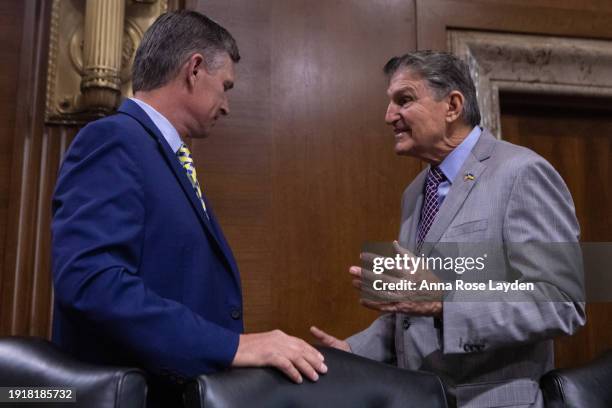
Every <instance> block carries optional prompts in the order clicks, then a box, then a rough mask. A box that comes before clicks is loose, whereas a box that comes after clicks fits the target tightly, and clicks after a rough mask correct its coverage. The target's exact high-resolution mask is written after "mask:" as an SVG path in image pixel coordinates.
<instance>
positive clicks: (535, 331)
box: [347, 130, 585, 407]
mask: <svg viewBox="0 0 612 408" xmlns="http://www.w3.org/2000/svg"><path fill="white" fill-rule="evenodd" d="M428 170H429V169H428V168H427V169H425V170H424V171H423V172H421V173H420V174H419V175H418V176H417V177H416V178H415V180H414V181H413V182H412V183H411V184H410V185H409V186H408V187H407V188H406V190H405V192H404V195H403V201H402V224H401V229H400V235H399V241H400V243H401V244H402V245H404V246H405V247H407V248H409V249H411V250H412V251H414V250H415V247H416V242H415V241H416V236H417V228H418V224H419V218H420V213H421V207H422V204H423V199H424V195H423V185H424V182H425V179H426V176H427V172H428ZM468 173H471V175H473V176H474V179H473V180H470V179H469V178H468V179H465V178H464V175H465V174H468ZM578 236H579V226H578V222H577V220H576V216H575V212H574V206H573V202H572V198H571V196H570V193H569V191H568V189H567V187H566V185H565V183H564V182H563V180H562V179H561V177H560V176H559V174H558V173H557V172H556V171H555V169H554V168H553V167H552V166H551V165H550V164H549V163H548V162H547V161H546V160H544V159H543V158H542V157H540V156H538V155H537V154H536V153H534V152H533V151H531V150H529V149H526V148H524V147H520V146H516V145H513V144H510V143H507V142H504V141H499V140H497V139H495V138H494V137H493V136H492V135H491V134H490V132H488V131H487V130H484V131H483V133H482V134H481V136H480V139H479V140H478V142H477V144H476V145H475V146H474V148H473V150H472V152H471V154H470V155H469V157H468V158H467V159H466V161H465V163H464V164H463V167H462V168H461V170H460V172H459V174H458V176H457V178H456V180H454V182H453V184H452V186H451V189H450V191H449V192H448V195H447V196H446V198H445V200H444V202H443V203H442V206H441V207H440V210H439V212H438V214H437V216H436V219H435V221H434V223H433V225H432V226H431V229H430V230H429V232H428V234H427V236H426V238H425V242H426V243H425V244H424V245H423V248H422V251H421V252H422V253H423V254H424V255H425V256H433V255H432V254H433V253H436V251H438V254H439V253H440V252H442V253H443V252H444V251H445V250H446V248H447V247H445V245H446V244H443V243H444V242H446V243H448V242H453V243H473V242H486V243H489V244H491V243H494V244H495V245H496V246H498V247H500V248H501V245H502V244H507V243H527V242H528V243H551V242H557V243H559V242H564V243H568V242H569V243H576V242H577V241H578ZM440 248H441V249H440ZM498 252H499V253H498V254H494V255H493V256H492V258H494V259H490V261H491V262H490V263H491V264H492V265H497V264H499V265H504V264H505V265H506V267H500V268H499V269H497V268H495V267H494V268H488V269H489V272H488V273H489V275H487V277H488V278H492V280H494V281H496V280H500V281H501V280H505V281H511V280H514V279H519V280H520V281H524V282H534V285H535V291H533V292H532V293H531V292H530V293H526V292H520V294H518V295H517V293H516V292H514V293H504V292H500V293H497V292H496V293H485V292H467V291H465V292H462V291H451V292H448V293H447V295H446V296H445V300H444V306H443V317H442V319H440V320H439V321H434V319H433V318H430V317H411V316H407V315H404V314H400V313H397V314H385V315H382V316H381V317H380V318H378V319H377V320H376V321H375V322H374V323H373V324H372V325H371V326H370V327H369V328H367V329H366V330H364V331H362V332H360V333H357V334H356V335H354V336H352V337H350V338H349V339H347V341H348V342H349V344H350V346H351V348H352V350H353V352H354V353H356V354H359V355H362V356H365V357H369V358H372V359H375V360H378V361H383V362H387V363H393V364H397V365H398V366H399V367H403V368H408V369H412V370H426V371H431V372H434V373H436V374H438V375H439V376H440V377H441V378H442V379H443V380H444V382H445V384H446V385H447V387H448V391H449V395H450V397H451V399H456V403H457V406H459V407H498V406H504V407H506V406H517V407H520V406H525V407H527V406H529V407H538V406H542V396H541V392H540V390H539V386H538V380H539V378H540V376H541V375H542V374H544V373H545V372H546V371H548V370H550V369H551V368H553V342H552V340H551V339H552V337H554V336H556V335H560V334H573V333H574V332H575V331H576V330H577V329H578V328H579V327H580V326H582V325H584V323H585V313H584V303H583V302H582V300H583V299H584V298H583V286H584V284H583V276H582V270H581V259H580V253H579V250H578V253H576V252H575V251H571V250H568V251H553V252H554V254H552V253H551V252H550V251H548V250H547V247H545V246H543V247H538V246H537V245H531V244H529V245H526V244H518V245H515V246H514V247H512V246H509V247H505V249H504V250H503V251H498ZM496 258H497V259H496ZM487 264H489V261H488V262H487ZM461 278H462V279H465V280H466V281H467V280H470V279H471V278H474V277H473V276H472V277H470V274H469V273H465V274H464V275H462V276H461ZM474 279H476V278H474ZM479 296H480V297H482V298H481V299H479V298H478V297H479ZM542 299H549V300H554V301H542ZM479 300H480V301H479ZM535 300H538V301H535Z"/></svg>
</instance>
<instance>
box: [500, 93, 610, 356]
mask: <svg viewBox="0 0 612 408" xmlns="http://www.w3.org/2000/svg"><path fill="white" fill-rule="evenodd" d="M526 99H528V100H529V102H528V103H526V102H525V100H526ZM500 100H501V101H502V116H501V119H502V134H503V138H504V139H506V140H508V141H510V142H512V143H516V144H520V145H523V146H527V147H529V148H531V149H533V150H534V151H536V152H537V153H539V154H541V155H542V156H543V157H544V158H546V159H547V160H548V161H549V162H550V163H551V164H552V165H553V166H554V167H555V168H556V169H557V170H558V171H559V173H560V174H561V176H562V177H563V179H564V180H565V182H566V183H567V185H568V188H569V189H570V191H571V193H572V197H573V199H574V204H575V206H576V214H577V216H578V220H579V222H580V227H581V240H582V241H584V242H610V241H612V185H611V184H610V180H611V179H612V165H611V163H610V162H611V158H612V119H611V118H612V111H611V110H610V109H609V107H610V106H612V104H611V103H610V102H612V101H609V100H599V101H597V100H582V99H580V98H570V97H565V98H559V97H555V98H538V97H537V96H534V95H529V96H528V97H522V98H521V96H520V95H508V96H507V97H504V95H502V97H501V98H500ZM560 102H563V105H560ZM553 103H554V105H553ZM606 107H608V109H603V108H606ZM587 279H588V276H587ZM611 319H612V304H610V303H594V304H589V305H588V307H587V325H586V327H584V328H583V329H581V330H580V332H579V333H578V334H577V335H575V336H573V337H568V338H562V339H558V340H557V341H556V343H555V351H556V363H557V365H558V366H559V367H570V366H575V365H577V364H579V363H583V362H586V361H588V360H590V359H592V358H593V357H595V356H596V355H598V354H600V353H601V352H602V351H604V350H606V349H610V348H612V325H610V321H611Z"/></svg>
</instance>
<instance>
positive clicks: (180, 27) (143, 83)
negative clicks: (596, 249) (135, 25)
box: [132, 10, 240, 92]
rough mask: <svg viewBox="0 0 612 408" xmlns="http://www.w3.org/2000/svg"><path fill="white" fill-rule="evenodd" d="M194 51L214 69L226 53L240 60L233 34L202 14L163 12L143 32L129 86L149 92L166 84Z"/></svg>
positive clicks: (182, 11) (206, 64)
mask: <svg viewBox="0 0 612 408" xmlns="http://www.w3.org/2000/svg"><path fill="white" fill-rule="evenodd" d="M195 52H200V53H202V54H203V55H204V58H205V61H204V64H205V65H204V67H205V68H206V69H207V70H209V71H210V70H214V69H216V68H218V67H217V66H216V64H217V61H218V58H217V57H218V56H219V54H220V53H222V52H226V53H227V54H228V55H229V57H230V58H231V59H232V61H234V62H238V61H239V60H240V54H239V52H238V46H237V45H236V41H235V40H234V38H233V37H232V35H231V34H230V33H229V32H228V31H227V30H226V29H225V28H223V27H221V26H220V25H219V24H217V23H215V22H214V21H212V20H211V19H209V18H208V17H206V16H205V15H203V14H200V13H198V12H196V11H191V10H180V11H174V12H170V13H164V14H162V15H161V16H159V17H158V18H157V20H155V22H154V23H153V25H151V27H149V29H148V30H147V32H146V33H145V34H144V36H143V38H142V41H141V42H140V45H139V46H138V50H136V56H135V57H134V66H133V70H132V89H133V90H134V92H136V91H149V90H152V89H156V88H159V87H160V86H163V85H165V84H166V83H167V82H168V81H169V80H171V79H172V78H174V76H175V75H176V74H177V71H178V69H179V68H180V67H181V65H182V64H184V63H185V61H187V59H188V58H189V57H190V56H191V55H193V53H195Z"/></svg>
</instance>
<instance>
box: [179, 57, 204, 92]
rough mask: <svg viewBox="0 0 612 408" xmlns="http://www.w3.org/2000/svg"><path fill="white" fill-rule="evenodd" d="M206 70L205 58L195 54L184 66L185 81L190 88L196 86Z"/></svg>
mask: <svg viewBox="0 0 612 408" xmlns="http://www.w3.org/2000/svg"><path fill="white" fill-rule="evenodd" d="M203 70H204V56H203V55H202V54H200V53H197V52H196V53H195V54H193V55H191V57H189V59H188V60H187V62H186V64H185V66H184V71H183V72H184V75H185V80H186V81H187V84H188V85H189V87H190V88H193V87H194V86H195V83H196V81H197V80H198V78H199V77H200V76H201V75H202V73H203V72H202V71H203Z"/></svg>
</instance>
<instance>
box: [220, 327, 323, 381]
mask: <svg viewBox="0 0 612 408" xmlns="http://www.w3.org/2000/svg"><path fill="white" fill-rule="evenodd" d="M323 360H324V358H323V355H322V354H321V353H319V352H318V351H317V349H315V348H314V347H312V346H311V345H310V344H308V343H306V342H305V341H304V340H302V339H298V338H297V337H293V336H289V335H287V334H285V333H283V332H282V331H280V330H273V331H270V332H265V333H254V334H241V335H240V343H238V351H237V352H236V356H235V357H234V361H232V367H264V366H272V367H276V368H277V369H279V370H280V371H282V372H283V373H285V375H287V377H289V378H291V380H293V381H295V382H296V383H298V384H300V383H301V382H302V375H305V376H306V377H307V378H308V379H310V380H311V381H317V380H318V379H319V375H318V374H317V372H319V373H321V374H325V373H326V372H327V366H326V365H325V363H323Z"/></svg>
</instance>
